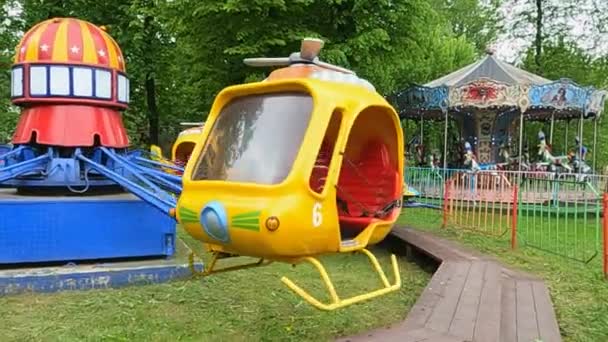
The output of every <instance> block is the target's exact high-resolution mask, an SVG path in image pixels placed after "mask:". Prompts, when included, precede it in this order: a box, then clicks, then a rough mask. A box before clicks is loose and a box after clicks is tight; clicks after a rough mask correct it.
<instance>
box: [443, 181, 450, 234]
mask: <svg viewBox="0 0 608 342" xmlns="http://www.w3.org/2000/svg"><path fill="white" fill-rule="evenodd" d="M451 183H452V180H448V181H447V182H445V189H444V190H443V223H442V224H441V228H445V227H447V226H448V215H449V214H450V213H449V212H450V207H449V204H448V201H449V198H450V196H449V192H450V184H451Z"/></svg>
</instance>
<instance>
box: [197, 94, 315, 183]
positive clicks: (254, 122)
mask: <svg viewBox="0 0 608 342" xmlns="http://www.w3.org/2000/svg"><path fill="white" fill-rule="evenodd" d="M312 109H313V99H312V97H311V96H310V95H309V94H306V93H301V92H280V93H270V94H268V93H266V94H258V95H248V96H243V97H238V98H235V99H233V100H231V101H230V102H229V103H228V104H226V105H225V106H224V107H223V108H222V109H221V111H220V113H219V115H218V118H217V120H216V122H215V123H214V125H213V127H212V128H211V132H210V133H209V135H208V138H207V141H206V143H205V146H204V147H203V151H202V153H201V157H200V158H199V160H198V161H197V163H196V166H195V169H194V172H193V176H192V179H193V180H219V181H230V182H240V183H256V184H267V185H270V184H278V183H281V182H282V181H283V180H284V179H285V178H286V177H287V175H288V174H289V172H290V171H291V169H292V166H293V163H294V160H295V158H296V156H297V154H298V151H299V149H300V146H301V145H302V140H303V138H304V134H305V132H306V129H307V127H308V124H309V121H310V117H311V114H312Z"/></svg>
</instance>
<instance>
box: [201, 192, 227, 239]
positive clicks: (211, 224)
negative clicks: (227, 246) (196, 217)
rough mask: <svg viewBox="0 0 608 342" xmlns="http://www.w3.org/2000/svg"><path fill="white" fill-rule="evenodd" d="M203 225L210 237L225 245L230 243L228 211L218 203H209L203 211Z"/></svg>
mask: <svg viewBox="0 0 608 342" xmlns="http://www.w3.org/2000/svg"><path fill="white" fill-rule="evenodd" d="M200 217H201V219H200V221H201V225H202V226H203V229H204V231H205V233H207V235H209V237H211V238H212V239H215V240H218V241H220V242H223V243H228V242H230V234H229V233H228V219H227V215H226V209H225V208H224V206H223V205H222V204H221V203H220V202H217V201H213V202H209V203H207V205H205V206H204V207H203V209H202V210H201V216H200Z"/></svg>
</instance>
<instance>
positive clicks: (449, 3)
mask: <svg viewBox="0 0 608 342" xmlns="http://www.w3.org/2000/svg"><path fill="white" fill-rule="evenodd" d="M502 2H503V1H502V0H489V1H479V0H458V1H454V0H432V1H431V3H432V4H433V7H434V8H435V9H436V10H437V11H438V12H439V13H441V14H442V15H443V17H445V19H446V20H447V21H448V23H449V24H450V26H451V28H452V31H453V32H454V34H455V35H456V36H457V37H464V38H466V39H468V40H469V41H471V42H472V43H473V44H474V45H475V48H476V50H477V51H478V52H484V51H485V50H486V49H487V48H488V47H489V45H490V44H491V43H492V42H494V40H495V39H496V35H497V33H498V31H499V29H500V23H501V22H502V21H501V20H502V19H503V18H502V15H501V13H500V11H499V8H500V5H502ZM472 13H474V14H475V15H471V14H472Z"/></svg>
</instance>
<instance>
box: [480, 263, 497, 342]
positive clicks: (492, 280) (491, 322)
mask: <svg viewBox="0 0 608 342" xmlns="http://www.w3.org/2000/svg"><path fill="white" fill-rule="evenodd" d="M501 273H502V266H501V265H499V264H497V263H494V262H488V266H487V268H486V273H485V274H484V279H483V288H482V289H481V298H480V302H479V311H478V313H477V322H475V332H474V334H473V341H498V340H499V338H500V316H501V304H502V284H501Z"/></svg>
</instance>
